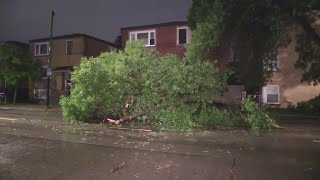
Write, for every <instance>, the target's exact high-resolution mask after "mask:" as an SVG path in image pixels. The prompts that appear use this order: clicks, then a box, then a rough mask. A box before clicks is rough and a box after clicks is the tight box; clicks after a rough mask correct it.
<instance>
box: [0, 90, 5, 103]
mask: <svg viewBox="0 0 320 180" xmlns="http://www.w3.org/2000/svg"><path fill="white" fill-rule="evenodd" d="M5 97H6V95H5V92H4V89H0V101H3V100H4V99H5Z"/></svg>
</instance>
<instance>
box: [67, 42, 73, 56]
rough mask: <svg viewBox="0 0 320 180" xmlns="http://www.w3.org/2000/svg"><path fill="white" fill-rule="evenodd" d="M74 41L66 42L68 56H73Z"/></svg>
mask: <svg viewBox="0 0 320 180" xmlns="http://www.w3.org/2000/svg"><path fill="white" fill-rule="evenodd" d="M72 48H73V41H72V40H66V54H72Z"/></svg>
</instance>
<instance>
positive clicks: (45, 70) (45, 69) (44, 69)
mask: <svg viewBox="0 0 320 180" xmlns="http://www.w3.org/2000/svg"><path fill="white" fill-rule="evenodd" d="M47 74H48V66H42V69H41V77H42V79H48V75H47Z"/></svg>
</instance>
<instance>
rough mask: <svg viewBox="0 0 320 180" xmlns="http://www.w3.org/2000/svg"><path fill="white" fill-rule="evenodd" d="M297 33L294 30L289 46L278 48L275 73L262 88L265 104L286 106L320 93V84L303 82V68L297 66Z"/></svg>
mask: <svg viewBox="0 0 320 180" xmlns="http://www.w3.org/2000/svg"><path fill="white" fill-rule="evenodd" d="M296 29H298V28H296ZM296 33H297V32H292V34H291V42H290V44H289V45H288V46H286V47H281V48H279V49H278V52H277V53H278V55H277V61H276V63H275V65H274V67H275V68H274V70H273V73H272V75H271V77H270V79H269V80H268V81H267V83H266V86H264V87H263V88H262V101H263V103H264V104H267V105H270V106H273V107H281V108H286V107H288V106H289V105H295V104H297V103H298V102H301V101H308V100H310V99H312V98H314V97H316V96H318V95H320V86H319V85H317V86H313V85H310V84H308V83H306V82H301V78H302V75H303V70H302V69H299V68H296V67H295V64H296V61H297V59H298V56H299V54H298V53H297V52H296V45H297V41H296Z"/></svg>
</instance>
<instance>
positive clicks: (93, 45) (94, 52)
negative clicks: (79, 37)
mask: <svg viewBox="0 0 320 180" xmlns="http://www.w3.org/2000/svg"><path fill="white" fill-rule="evenodd" d="M84 41H85V42H84V44H85V46H86V47H87V48H86V53H85V55H86V56H87V57H97V56H99V55H100V54H101V53H104V52H107V51H111V47H110V45H108V44H106V43H104V42H101V41H97V40H94V39H91V38H85V39H84Z"/></svg>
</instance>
